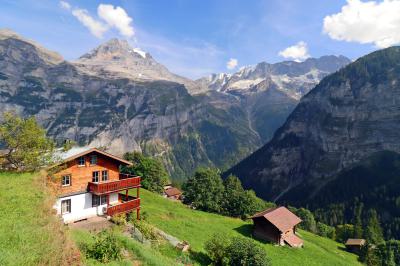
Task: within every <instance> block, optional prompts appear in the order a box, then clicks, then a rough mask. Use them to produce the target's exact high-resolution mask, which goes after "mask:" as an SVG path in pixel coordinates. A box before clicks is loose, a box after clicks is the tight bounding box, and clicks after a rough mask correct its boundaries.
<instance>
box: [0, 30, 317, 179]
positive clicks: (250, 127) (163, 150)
mask: <svg viewBox="0 0 400 266" xmlns="http://www.w3.org/2000/svg"><path fill="white" fill-rule="evenodd" d="M7 36H8V37H7V38H3V39H1V40H0V69H1V70H0V103H1V104H0V112H4V111H10V110H12V111H14V112H16V113H17V114H19V115H22V116H35V117H36V118H37V119H38V121H39V123H40V124H41V125H43V126H44V127H45V128H46V130H47V131H48V134H49V135H50V136H52V137H53V138H55V139H56V141H57V142H63V141H64V140H66V139H71V140H74V141H76V142H77V143H78V144H80V145H88V146H103V147H108V148H109V149H110V150H109V151H111V152H113V153H116V154H119V155H121V154H123V153H125V152H128V151H132V150H138V151H142V152H144V153H145V154H148V155H156V156H158V157H159V158H160V159H161V160H162V161H163V162H164V164H165V165H166V167H167V169H168V170H169V172H170V173H171V174H172V176H173V177H179V178H186V177H187V176H189V175H190V174H191V173H192V172H193V170H194V169H195V168H197V167H198V166H215V167H220V168H222V169H227V168H228V167H230V166H231V165H232V164H234V163H236V162H237V161H238V160H240V159H242V158H244V157H245V156H246V155H248V154H249V153H250V152H252V151H254V150H255V149H256V148H257V147H259V146H260V145H262V144H263V143H265V142H266V141H268V140H269V138H270V137H271V136H272V133H273V132H274V131H275V129H276V128H278V127H279V126H280V125H281V124H282V123H283V122H284V121H285V120H286V117H287V115H288V114H289V113H290V112H291V110H292V109H293V108H294V107H295V106H296V104H297V100H295V99H293V98H291V97H288V95H287V94H285V93H284V92H282V90H279V89H277V88H276V85H275V84H274V82H273V81H272V80H270V79H268V80H265V81H263V82H261V83H260V84H259V86H261V87H262V86H264V87H263V88H267V87H268V88H267V89H263V88H259V87H258V86H253V87H252V90H255V93H251V94H249V95H248V94H243V95H235V94H232V93H223V92H218V91H215V90H204V91H202V92H201V93H198V92H199V91H198V90H197V89H196V87H197V88H198V87H199V85H198V84H197V83H196V82H194V81H190V82H194V83H195V85H194V88H195V89H190V88H189V89H188V85H185V83H184V82H179V80H174V78H175V77H176V76H174V74H171V75H172V78H171V80H167V79H169V77H170V76H168V75H169V74H168V73H170V72H169V71H168V70H167V69H166V68H165V67H163V66H161V65H160V64H159V63H157V62H155V61H153V59H152V57H151V55H149V54H145V57H143V56H142V55H141V54H140V53H137V52H135V51H134V50H133V49H135V48H131V47H130V46H129V44H128V43H126V42H123V41H120V40H111V43H113V42H114V43H115V42H117V43H116V45H118V47H114V45H111V47H110V45H108V44H107V43H105V44H103V46H102V45H100V46H99V47H97V48H95V49H94V50H93V51H92V52H90V53H88V54H86V55H84V56H83V57H81V59H80V60H81V61H79V60H78V62H76V61H75V62H68V61H65V60H62V61H57V60H58V59H57V60H50V61H49V60H48V55H49V54H52V53H50V52H49V53H47V51H42V48H38V47H36V46H35V45H34V44H32V43H31V42H27V41H24V40H23V38H22V37H21V38H20V37H15V35H14V34H11V35H10V34H8V35H7ZM109 42H110V41H109ZM96 49H97V51H98V53H97V52H96ZM124 55H126V56H124ZM56 58H58V57H56ZM105 59H106V60H105ZM83 61H84V62H83ZM131 63H132V64H131ZM136 63H137V64H144V65H145V66H146V65H147V66H148V67H149V69H148V70H149V72H148V73H150V74H152V73H153V74H154V73H155V72H157V71H158V69H160V67H161V69H164V70H165V71H167V72H165V73H167V74H166V75H167V76H164V77H161V78H158V76H157V75H156V76H155V78H156V79H154V76H153V78H151V79H144V78H138V77H137V74H138V73H139V72H138V71H143V69H140V68H137V65H136ZM105 64H106V66H104V65H105ZM125 66H126V67H127V69H128V70H126V69H124V67H125ZM107 67H111V69H110V68H109V69H107ZM154 67H155V68H154ZM121 69H122V70H121ZM130 70H133V71H130ZM164 70H163V71H164ZM154 71H155V72H154ZM143 72H144V71H143ZM132 75H133V76H135V75H136V76H135V77H134V78H133V77H132ZM315 82H316V81H315Z"/></svg>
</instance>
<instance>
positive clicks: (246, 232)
mask: <svg viewBox="0 0 400 266" xmlns="http://www.w3.org/2000/svg"><path fill="white" fill-rule="evenodd" d="M233 230H235V231H236V232H238V233H240V234H241V235H243V236H245V237H253V225H252V224H244V225H241V226H239V227H236V228H234V229H233Z"/></svg>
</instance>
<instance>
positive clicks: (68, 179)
mask: <svg viewBox="0 0 400 266" xmlns="http://www.w3.org/2000/svg"><path fill="white" fill-rule="evenodd" d="M61 185H62V186H63V187H67V186H70V185H71V176H70V175H64V176H62V177H61Z"/></svg>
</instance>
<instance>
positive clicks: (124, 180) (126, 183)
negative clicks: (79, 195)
mask: <svg viewBox="0 0 400 266" xmlns="http://www.w3.org/2000/svg"><path fill="white" fill-rule="evenodd" d="M120 178H121V179H120V180H116V181H108V182H100V183H97V182H96V183H95V182H89V192H91V193H94V194H96V195H101V194H105V193H110V192H117V191H121V190H124V189H129V188H135V187H139V186H140V176H135V177H132V176H127V175H122V174H120Z"/></svg>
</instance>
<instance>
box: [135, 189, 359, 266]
mask: <svg viewBox="0 0 400 266" xmlns="http://www.w3.org/2000/svg"><path fill="white" fill-rule="evenodd" d="M141 198H142V211H143V212H145V213H146V214H147V216H148V218H147V219H148V221H149V222H150V223H152V224H154V225H155V226H157V227H158V228H160V229H162V230H164V231H165V232H167V233H169V234H172V235H174V236H176V237H178V238H180V239H181V240H186V241H188V242H189V243H190V244H191V246H192V248H193V250H194V251H195V252H198V253H199V257H201V256H202V254H204V249H203V246H204V243H205V241H207V240H208V239H209V238H210V237H211V236H212V235H213V234H214V233H217V232H222V233H225V234H227V235H231V236H246V237H251V228H252V227H251V223H250V222H244V221H242V220H240V219H233V218H228V217H223V216H220V215H216V214H211V213H206V212H202V211H195V210H191V209H189V208H188V207H186V206H185V205H183V204H181V203H179V202H173V201H170V200H167V199H164V198H163V197H161V196H158V195H155V194H153V193H151V192H148V191H146V190H144V189H143V190H142V193H141ZM299 234H300V236H301V237H302V238H303V239H304V248H302V249H292V248H288V247H279V246H274V245H272V244H266V243H262V245H263V246H264V247H265V250H266V252H267V254H268V256H269V257H270V258H271V261H272V263H273V265H307V266H309V265H346V266H348V265H360V263H359V262H358V261H357V257H356V256H355V255H353V254H350V253H347V252H345V251H343V248H344V247H343V245H341V244H339V243H337V242H335V241H333V240H330V239H327V238H323V237H319V236H316V235H313V234H311V233H309V232H306V231H302V230H300V231H299Z"/></svg>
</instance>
